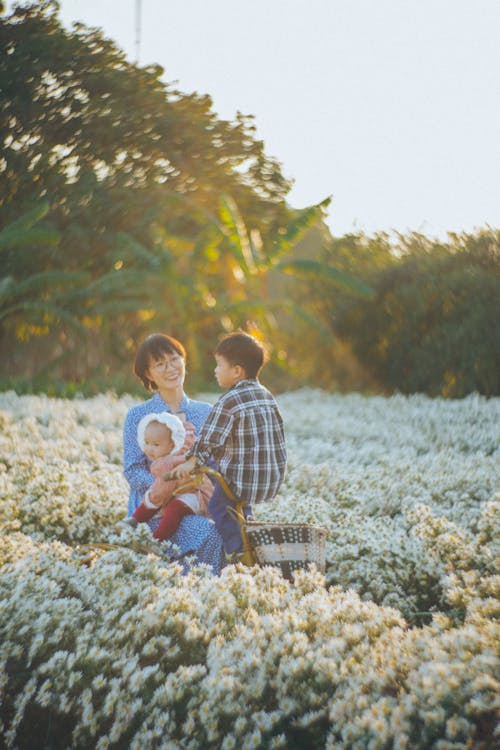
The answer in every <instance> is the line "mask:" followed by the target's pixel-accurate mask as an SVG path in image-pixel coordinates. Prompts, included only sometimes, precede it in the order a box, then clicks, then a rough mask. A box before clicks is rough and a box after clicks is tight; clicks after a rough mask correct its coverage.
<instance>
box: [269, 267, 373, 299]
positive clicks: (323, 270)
mask: <svg viewBox="0 0 500 750" xmlns="http://www.w3.org/2000/svg"><path fill="white" fill-rule="evenodd" d="M277 269H278V270H279V271H282V272H283V273H286V274H289V275H291V276H299V277H300V276H312V277H313V278H317V279H321V281H328V282H331V283H332V284H335V285H337V286H341V287H343V288H344V289H347V290H348V291H350V292H352V293H353V294H356V295H358V296H360V297H363V298H365V299H373V297H374V296H375V291H374V289H372V287H371V286H369V285H368V284H365V283H364V282H363V281H360V279H357V278H356V277H355V276H351V274H349V273H347V272H346V271H341V270H339V269H338V268H334V266H329V265H327V264H326V263H322V262H321V261H317V260H309V259H306V258H302V259H301V258H298V259H297V260H289V261H285V262H283V263H279V264H278V265H277Z"/></svg>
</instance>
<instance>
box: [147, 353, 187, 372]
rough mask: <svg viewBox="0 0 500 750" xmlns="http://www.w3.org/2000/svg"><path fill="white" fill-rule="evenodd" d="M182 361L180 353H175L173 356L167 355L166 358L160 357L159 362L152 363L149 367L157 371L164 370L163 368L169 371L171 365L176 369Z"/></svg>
mask: <svg viewBox="0 0 500 750" xmlns="http://www.w3.org/2000/svg"><path fill="white" fill-rule="evenodd" d="M181 361H182V357H181V356H180V354H174V355H173V356H172V357H165V359H160V360H158V361H157V362H154V363H153V364H152V365H150V367H149V369H150V370H153V371H155V372H162V371H163V370H165V371H167V370H168V369H169V367H172V368H173V369H174V370H175V369H176V368H177V367H179V365H180V363H181Z"/></svg>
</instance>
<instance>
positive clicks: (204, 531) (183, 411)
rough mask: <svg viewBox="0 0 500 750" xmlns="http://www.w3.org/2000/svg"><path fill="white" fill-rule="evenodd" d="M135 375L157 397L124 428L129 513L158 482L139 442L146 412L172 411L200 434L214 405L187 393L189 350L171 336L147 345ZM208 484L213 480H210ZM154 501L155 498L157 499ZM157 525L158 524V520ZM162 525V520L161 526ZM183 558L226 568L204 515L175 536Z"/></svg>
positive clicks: (188, 522) (185, 524)
mask: <svg viewBox="0 0 500 750" xmlns="http://www.w3.org/2000/svg"><path fill="white" fill-rule="evenodd" d="M134 372H135V374H136V375H137V377H138V378H139V379H140V380H141V381H142V383H143V385H144V387H145V388H146V390H148V391H149V392H154V395H153V396H152V398H150V399H148V400H147V401H144V402H143V403H142V404H137V405H136V406H132V408H131V409H130V410H129V411H128V413H127V416H126V417H125V424H124V428H123V451H124V460H123V463H124V474H125V478H126V479H127V482H128V483H129V486H130V495H129V501H128V515H129V516H130V515H132V513H133V512H134V511H135V510H136V508H137V507H138V506H139V505H140V503H141V501H142V499H143V497H144V494H145V493H146V491H147V490H148V489H149V488H150V487H151V485H152V484H153V476H152V474H151V472H150V470H149V461H148V459H147V458H146V456H145V454H144V453H143V451H142V449H141V448H140V446H139V443H138V442H137V425H138V424H139V422H140V420H141V419H142V418H143V417H144V416H146V414H152V413H159V412H162V411H167V412H170V413H172V414H177V415H178V416H180V417H181V418H182V419H184V420H186V422H187V423H188V425H187V426H188V427H189V425H190V426H191V429H192V430H193V431H194V433H195V434H198V432H199V431H200V429H201V427H202V425H203V423H204V421H205V419H206V418H207V416H208V414H209V412H210V411H211V409H212V406H211V405H210V404H208V403H206V402H204V401H194V400H193V399H190V398H188V397H187V396H186V394H185V393H184V378H185V375H186V351H185V349H184V347H183V346H182V344H181V343H180V342H179V341H177V340H176V339H174V338H173V337H171V336H166V335H164V334H162V333H155V334H153V335H151V336H148V338H147V339H146V340H145V341H143V342H142V344H141V345H140V346H139V349H138V351H137V354H136V357H135V363H134ZM207 481H208V480H207ZM151 500H153V502H154V498H151ZM151 523H153V524H154V521H152V522H151ZM156 523H158V522H156ZM171 542H172V543H173V544H175V545H177V546H178V547H179V549H180V550H181V554H182V555H185V554H187V553H188V552H190V553H191V552H193V553H194V557H195V562H204V563H208V564H209V565H211V567H212V570H213V572H214V573H216V574H217V573H219V572H220V568H221V567H222V564H223V550H222V542H221V539H220V537H219V535H218V533H217V531H216V529H215V526H214V525H213V523H212V522H211V521H209V519H207V518H205V517H203V516H196V515H193V516H186V517H185V518H184V519H183V520H182V521H181V524H180V526H179V529H178V530H177V532H176V533H175V534H174V536H173V537H172V538H171Z"/></svg>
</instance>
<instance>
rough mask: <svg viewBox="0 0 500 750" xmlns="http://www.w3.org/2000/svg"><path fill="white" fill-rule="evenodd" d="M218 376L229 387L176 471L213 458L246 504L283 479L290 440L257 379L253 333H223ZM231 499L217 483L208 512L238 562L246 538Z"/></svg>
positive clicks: (259, 360) (265, 496)
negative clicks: (287, 445) (242, 535)
mask: <svg viewBox="0 0 500 750" xmlns="http://www.w3.org/2000/svg"><path fill="white" fill-rule="evenodd" d="M215 361H216V367H215V377H216V379H217V382H218V384H219V385H220V386H221V388H226V389H227V392H226V393H225V394H224V395H223V396H221V398H220V399H219V400H218V401H217V403H216V404H215V406H214V408H213V410H212V411H211V413H210V414H209V416H208V417H207V419H206V421H205V423H204V425H203V427H202V430H201V432H200V434H199V436H198V438H197V440H196V441H195V443H194V445H193V446H192V447H191V448H190V449H189V450H188V451H187V453H186V459H188V460H187V461H186V462H185V463H184V464H182V465H180V466H178V467H177V468H176V469H174V471H173V472H172V474H173V476H178V477H187V476H188V475H189V472H190V471H192V470H193V469H194V468H195V467H196V466H197V465H203V464H205V463H206V462H207V460H208V459H209V458H210V457H212V458H213V459H215V460H216V461H217V463H218V465H219V471H220V473H221V474H222V476H223V477H224V479H225V480H226V482H227V483H228V485H229V487H230V489H231V490H232V492H233V493H234V494H235V495H236V497H237V498H238V499H239V500H241V501H243V502H245V503H246V508H245V515H246V516H248V515H249V514H250V513H251V505H252V503H259V502H262V501H264V500H271V499H272V498H273V497H275V495H276V494H277V492H278V490H279V488H280V485H281V483H282V481H283V477H284V473H285V467H286V445H285V434H284V429H283V420H282V418H281V414H280V412H279V410H278V405H277V404H276V401H275V400H274V398H273V396H272V395H271V393H270V392H269V391H268V390H267V389H266V388H264V386H263V385H261V384H260V383H259V380H258V374H259V372H260V370H261V368H262V366H263V364H264V348H263V346H262V344H260V343H259V342H258V341H257V340H256V339H254V338H253V336H250V335H248V334H247V333H242V332H236V333H230V334H228V335H227V336H225V337H224V338H223V339H222V340H221V341H220V343H219V344H218V346H217V348H216V350H215ZM232 507H233V504H232V502H231V500H230V499H229V498H228V497H227V496H226V495H225V493H224V491H223V490H222V488H221V487H220V485H219V484H216V487H215V490H214V493H213V495H212V497H211V498H210V500H209V503H208V512H209V514H210V516H211V517H212V518H213V520H214V521H215V525H216V527H217V529H218V531H219V533H220V535H221V537H222V541H223V544H224V549H225V552H226V557H227V558H228V559H229V560H231V561H235V560H237V559H238V557H239V556H240V555H241V552H242V547H243V544H242V539H241V534H240V530H239V526H238V522H237V520H236V519H235V517H234V515H233V513H232V512H231V509H232Z"/></svg>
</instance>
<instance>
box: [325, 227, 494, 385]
mask: <svg viewBox="0 0 500 750" xmlns="http://www.w3.org/2000/svg"><path fill="white" fill-rule="evenodd" d="M371 281H372V284H373V285H374V287H375V288H376V291H377V294H376V297H375V298H374V299H373V300H372V301H361V302H359V303H358V304H352V303H349V302H346V303H345V304H344V305H343V306H342V307H339V306H338V307H337V308H336V310H335V312H333V311H332V312H331V319H332V325H333V328H334V331H335V332H336V333H337V334H338V335H339V336H341V337H342V338H343V339H347V340H348V341H350V342H351V345H352V349H353V351H354V353H355V354H356V356H357V357H358V358H359V360H360V361H361V362H363V363H364V364H365V365H366V366H367V367H368V368H369V370H370V371H371V372H373V373H374V375H375V376H376V378H377V379H378V381H379V382H380V383H382V384H383V386H384V387H385V388H387V389H389V390H399V391H402V392H403V393H413V392H418V391H420V392H425V393H428V394H430V395H432V396H437V395H442V396H453V397H461V396H464V395H466V394H467V393H471V392H473V391H477V392H479V393H482V394H485V395H490V396H492V395H498V394H500V327H499V326H498V321H499V320H500V232H499V231H498V230H493V229H486V230H482V231H479V232H478V233H477V234H476V235H471V234H462V235H450V238H449V242H448V243H440V242H437V241H431V240H429V239H427V238H425V237H423V236H422V235H419V234H413V235H410V236H408V237H402V236H400V237H399V245H398V247H397V252H394V250H393V253H392V259H390V260H389V262H388V263H387V265H386V266H385V268H384V267H383V268H382V269H381V270H377V271H375V272H374V273H373V276H372V279H371Z"/></svg>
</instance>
